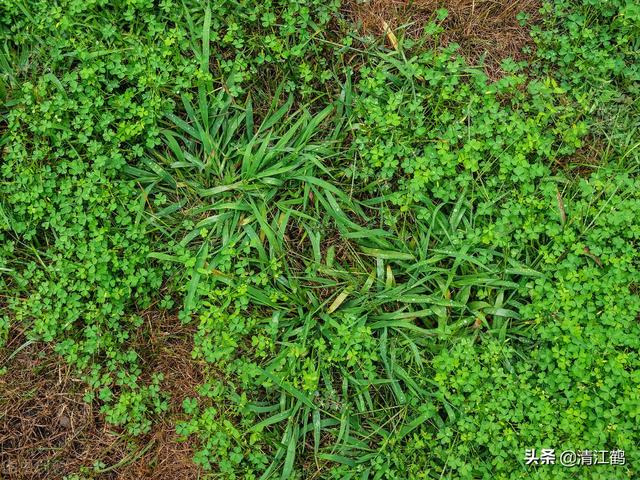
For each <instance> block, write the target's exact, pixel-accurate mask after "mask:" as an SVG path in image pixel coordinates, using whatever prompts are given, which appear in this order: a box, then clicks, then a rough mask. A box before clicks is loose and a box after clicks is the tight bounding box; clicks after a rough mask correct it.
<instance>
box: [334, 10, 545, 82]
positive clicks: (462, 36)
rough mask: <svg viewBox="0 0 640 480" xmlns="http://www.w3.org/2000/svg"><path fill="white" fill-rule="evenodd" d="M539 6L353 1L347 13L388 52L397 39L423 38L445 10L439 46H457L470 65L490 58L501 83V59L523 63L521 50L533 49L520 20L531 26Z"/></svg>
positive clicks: (490, 68) (524, 55) (491, 73)
mask: <svg viewBox="0 0 640 480" xmlns="http://www.w3.org/2000/svg"><path fill="white" fill-rule="evenodd" d="M540 4H541V2H540V1H539V0H350V1H349V2H347V6H346V7H345V8H346V12H347V14H348V15H349V16H350V17H351V18H352V20H353V21H355V22H356V24H357V25H358V27H359V29H360V31H361V32H362V33H363V34H364V35H375V36H380V37H385V40H386V41H387V44H389V46H393V45H392V44H393V43H394V39H393V35H395V36H397V37H401V36H405V37H409V38H414V39H415V38H419V37H421V36H422V31H423V28H424V26H425V25H426V24H427V23H428V22H430V21H432V20H434V21H435V12H436V10H438V9H439V8H445V9H447V10H448V12H449V13H448V16H447V18H446V19H445V20H444V21H443V22H442V23H441V24H440V25H441V26H442V27H443V28H444V32H443V33H442V34H441V35H440V38H439V39H438V43H439V44H440V45H448V44H450V43H453V42H455V43H458V44H459V45H460V47H461V53H462V54H463V55H464V56H465V58H466V59H467V61H468V62H470V63H471V64H476V63H477V62H478V61H479V60H480V58H481V57H482V56H483V55H486V57H485V69H486V70H487V73H488V74H489V76H490V77H492V78H498V77H499V76H500V75H501V73H502V72H501V69H500V62H501V61H502V60H503V59H505V58H507V57H511V58H513V59H515V60H523V59H526V58H527V56H528V55H527V53H525V52H523V49H524V48H525V47H528V48H529V49H530V50H532V49H533V44H532V40H531V37H530V36H529V28H530V25H525V26H524V27H523V26H521V25H520V23H519V22H518V20H517V18H516V17H517V15H518V14H519V13H520V12H525V13H527V14H528V15H529V20H528V22H529V23H531V22H535V21H536V20H537V19H538V17H539V14H538V10H539V8H540ZM389 31H391V32H392V34H393V35H392V34H390V33H389Z"/></svg>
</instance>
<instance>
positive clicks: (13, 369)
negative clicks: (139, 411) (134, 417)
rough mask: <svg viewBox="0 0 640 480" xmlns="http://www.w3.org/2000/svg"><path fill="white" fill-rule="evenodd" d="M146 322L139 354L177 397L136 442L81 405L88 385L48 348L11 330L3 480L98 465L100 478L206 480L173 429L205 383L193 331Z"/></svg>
mask: <svg viewBox="0 0 640 480" xmlns="http://www.w3.org/2000/svg"><path fill="white" fill-rule="evenodd" d="M145 319H146V320H147V321H146V324H147V328H145V329H141V330H142V332H143V333H141V335H140V337H141V338H140V340H142V337H144V340H145V341H146V342H148V343H147V344H146V346H145V347H144V350H143V349H139V350H140V354H141V356H142V358H143V359H145V361H144V363H145V364H146V365H145V367H147V368H145V371H148V372H161V373H163V375H164V381H163V385H162V386H163V390H164V391H168V392H170V393H171V397H172V398H171V402H170V408H169V412H167V414H165V415H163V416H162V418H161V419H156V423H155V425H154V427H153V430H152V431H151V432H150V433H149V434H147V435H144V436H141V437H137V438H129V437H127V436H126V435H125V434H124V433H123V432H122V431H120V430H118V429H116V428H114V427H111V426H109V425H106V424H105V423H104V421H103V419H102V416H101V415H100V413H99V411H98V410H99V407H98V406H97V405H91V404H87V403H85V402H84V401H83V400H82V397H83V395H84V391H85V385H84V384H83V383H82V381H80V380H79V378H77V377H76V376H75V375H74V373H73V369H72V368H70V367H69V366H67V365H65V364H64V362H63V361H62V360H61V359H60V358H59V356H57V355H56V354H55V352H53V350H52V349H51V347H50V346H48V345H46V344H42V343H38V342H29V341H27V339H26V338H25V336H24V335H23V334H22V332H19V331H17V330H15V329H14V330H13V331H12V332H11V335H10V341H9V343H8V345H7V346H6V347H5V348H4V349H2V350H0V367H6V369H7V370H6V371H7V373H6V374H4V375H2V376H0V479H2V480H41V479H42V480H44V479H47V480H49V479H56V480H57V479H62V478H63V477H64V476H65V475H70V474H73V473H80V472H82V470H83V469H88V471H92V470H93V468H92V466H93V465H94V463H95V462H101V463H102V464H103V466H102V470H103V471H102V472H101V473H99V474H95V473H93V476H91V478H95V479H101V480H102V479H105V480H134V479H135V480H142V479H149V480H176V479H180V480H183V479H184V480H190V479H196V478H199V477H200V475H201V474H200V471H199V469H198V468H197V467H196V465H195V464H194V463H193V462H192V461H191V458H192V456H193V449H192V445H191V444H190V442H181V441H179V439H178V437H177V435H176V433H175V431H174V426H175V425H174V423H175V420H177V419H179V418H180V415H181V404H182V400H183V399H184V398H185V397H186V396H188V395H193V394H194V389H195V388H196V387H197V386H198V385H199V384H200V383H201V380H202V373H201V372H202V369H201V366H200V365H198V364H197V363H196V362H194V361H192V360H191V349H192V342H193V340H192V338H193V334H192V332H190V331H189V329H187V328H185V327H183V326H181V325H180V322H179V321H178V320H177V319H176V318H175V317H168V316H162V315H158V314H147V315H145ZM145 375H146V374H145Z"/></svg>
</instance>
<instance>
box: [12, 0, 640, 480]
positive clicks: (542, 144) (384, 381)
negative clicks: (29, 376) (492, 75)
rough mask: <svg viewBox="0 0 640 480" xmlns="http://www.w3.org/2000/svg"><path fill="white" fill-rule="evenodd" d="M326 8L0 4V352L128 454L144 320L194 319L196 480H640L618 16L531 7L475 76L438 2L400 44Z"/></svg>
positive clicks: (149, 421) (626, 35) (631, 210)
mask: <svg viewBox="0 0 640 480" xmlns="http://www.w3.org/2000/svg"><path fill="white" fill-rule="evenodd" d="M343 12H344V10H341V5H340V2H337V1H331V2H320V1H315V0H314V1H299V0H273V1H267V2H249V1H242V0H225V1H217V2H211V4H208V3H205V2H197V1H184V2H177V1H172V0H162V1H160V2H150V1H140V0H135V1H133V0H128V1H120V0H118V1H111V2H106V1H101V0H94V1H87V0H83V1H72V0H64V1H59V2H54V4H52V3H51V2H45V1H33V2H22V1H17V0H2V1H0V40H1V41H2V48H1V53H0V73H1V76H0V94H1V95H2V98H1V100H2V110H1V113H2V127H1V129H2V130H1V132H2V140H1V142H0V143H1V145H2V149H3V153H2V159H1V160H0V172H1V175H2V179H1V181H0V292H1V293H0V308H2V309H3V310H2V311H1V312H0V340H2V341H5V340H6V339H7V338H8V336H9V335H11V334H12V333H11V332H12V331H13V330H14V329H16V328H19V329H20V330H25V331H27V332H28V335H29V337H30V338H31V339H33V340H40V341H45V342H53V344H54V345H55V349H56V351H57V352H58V353H59V354H60V355H61V356H62V358H64V361H66V362H68V363H69V364H71V365H73V367H74V371H75V372H77V375H78V376H79V377H81V378H82V380H83V381H84V382H85V384H86V392H87V394H86V396H85V401H87V402H96V403H98V404H99V405H100V406H101V411H102V412H103V413H104V418H105V420H106V421H107V422H109V423H110V424H113V425H117V426H120V427H122V435H127V436H131V438H132V440H133V441H135V436H136V435H139V434H142V433H145V432H148V431H149V429H150V428H151V427H152V425H153V423H154V422H156V421H158V419H159V418H160V417H161V416H162V415H164V414H165V413H164V412H165V411H166V410H167V406H168V404H169V402H170V401H171V398H170V395H169V392H166V391H164V390H163V389H162V388H161V384H162V375H161V374H159V373H158V372H155V371H154V370H153V365H152V364H149V363H145V362H142V361H141V355H142V354H143V352H141V351H140V349H139V346H136V345H135V344H134V342H133V341H132V339H133V337H134V336H135V334H136V333H137V332H139V331H141V330H144V329H145V328H146V327H145V325H144V322H143V320H142V316H143V314H144V312H147V311H149V310H160V311H167V312H170V313H171V314H172V315H176V316H178V317H179V318H180V321H181V322H183V323H184V324H190V325H193V326H194V328H195V334H194V337H193V345H194V348H193V358H194V359H196V360H198V361H201V362H202V363H203V364H204V365H205V367H204V378H205V381H204V382H203V384H202V385H199V386H198V387H197V393H198V395H197V396H194V397H189V398H187V399H186V400H185V401H184V402H183V405H182V407H183V414H182V415H181V416H180V418H171V419H169V420H170V421H171V422H175V428H176V431H177V432H178V433H179V435H181V436H182V437H183V438H185V439H186V438H193V439H196V442H197V445H198V450H197V452H196V454H195V456H194V462H196V463H197V464H199V465H200V466H202V468H203V470H204V472H205V478H206V475H211V476H212V477H211V478H230V479H233V478H243V479H252V478H255V479H258V478H264V479H267V478H282V479H287V478H335V479H350V478H353V479H367V478H370V479H405V478H416V479H417V478H468V479H473V478H487V479H488V478H504V479H506V478H525V477H526V478H529V477H530V478H549V479H551V478H553V479H556V478H594V479H596V478H602V479H605V478H606V479H612V478H634V476H637V475H638V466H637V465H638V462H639V461H640V456H639V455H638V451H637V448H636V446H637V444H638V440H639V439H640V418H639V415H640V393H639V392H640V390H639V388H638V387H639V385H640V357H639V356H638V351H639V349H640V324H639V323H638V318H640V317H639V316H640V296H639V295H638V293H639V292H640V290H639V288H640V251H639V250H640V242H639V240H640V217H638V215H637V212H638V210H640V178H639V176H638V174H639V171H640V150H639V149H638V145H640V138H639V133H638V128H639V125H638V118H639V113H640V112H639V110H640V103H639V102H638V98H639V95H640V92H639V91H638V87H639V85H640V67H639V62H638V54H639V51H640V48H639V47H640V46H639V45H638V39H639V38H640V7H638V5H637V4H636V2H633V1H630V0H610V1H606V2H600V1H592V0H562V1H556V2H546V3H545V4H544V5H543V6H542V8H541V16H540V17H541V19H540V21H539V22H538V23H537V24H536V25H533V26H531V27H530V28H531V32H532V36H533V39H534V41H535V54H533V55H532V56H531V58H530V59H529V62H515V61H513V60H511V59H505V60H504V61H503V65H502V68H503V71H504V75H503V76H502V78H500V79H499V80H496V81H491V80H490V79H489V77H488V76H487V74H486V73H485V72H484V70H483V68H482V65H469V64H468V63H467V62H466V60H465V59H464V58H463V57H462V56H461V55H460V54H459V53H458V52H457V49H456V46H455V45H449V46H439V47H434V44H437V42H435V43H434V42H433V41H432V40H433V39H432V38H431V37H432V36H434V35H438V32H439V30H438V22H439V21H440V20H442V18H443V17H444V16H445V15H446V12H443V11H442V10H439V11H437V12H434V17H433V19H431V21H430V22H429V23H428V24H427V26H426V27H425V31H424V35H425V38H424V39H423V40H424V41H419V40H418V41H411V42H407V44H406V45H405V44H404V43H403V42H400V44H399V45H398V44H397V40H396V44H395V45H392V47H397V48H389V46H385V45H384V44H372V43H370V42H371V40H370V39H368V38H360V37H359V36H358V32H357V30H356V26H354V25H351V24H350V23H349V21H348V18H347V17H345V15H344V13H343ZM523 20H524V17H523ZM527 28H529V27H527ZM398 35H400V33H398ZM394 38H395V37H394ZM354 39H357V40H358V41H357V42H354ZM354 45H356V46H354ZM4 373H5V374H7V372H4ZM9 374H10V372H9ZM532 448H535V449H537V450H538V451H540V449H542V448H554V449H555V450H556V452H561V451H562V450H584V449H589V450H609V451H610V450H624V451H625V452H626V456H627V460H626V464H625V465H621V466H604V465H600V466H597V467H588V466H577V467H574V468H563V467H562V466H560V465H555V466H554V465H538V466H530V465H525V462H524V455H525V450H527V449H532ZM576 475H578V477H576ZM85 477H86V478H100V476H99V474H98V473H96V472H93V473H92V471H91V469H88V470H86V471H83V472H77V475H76V476H72V477H69V478H74V479H77V478H85Z"/></svg>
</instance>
